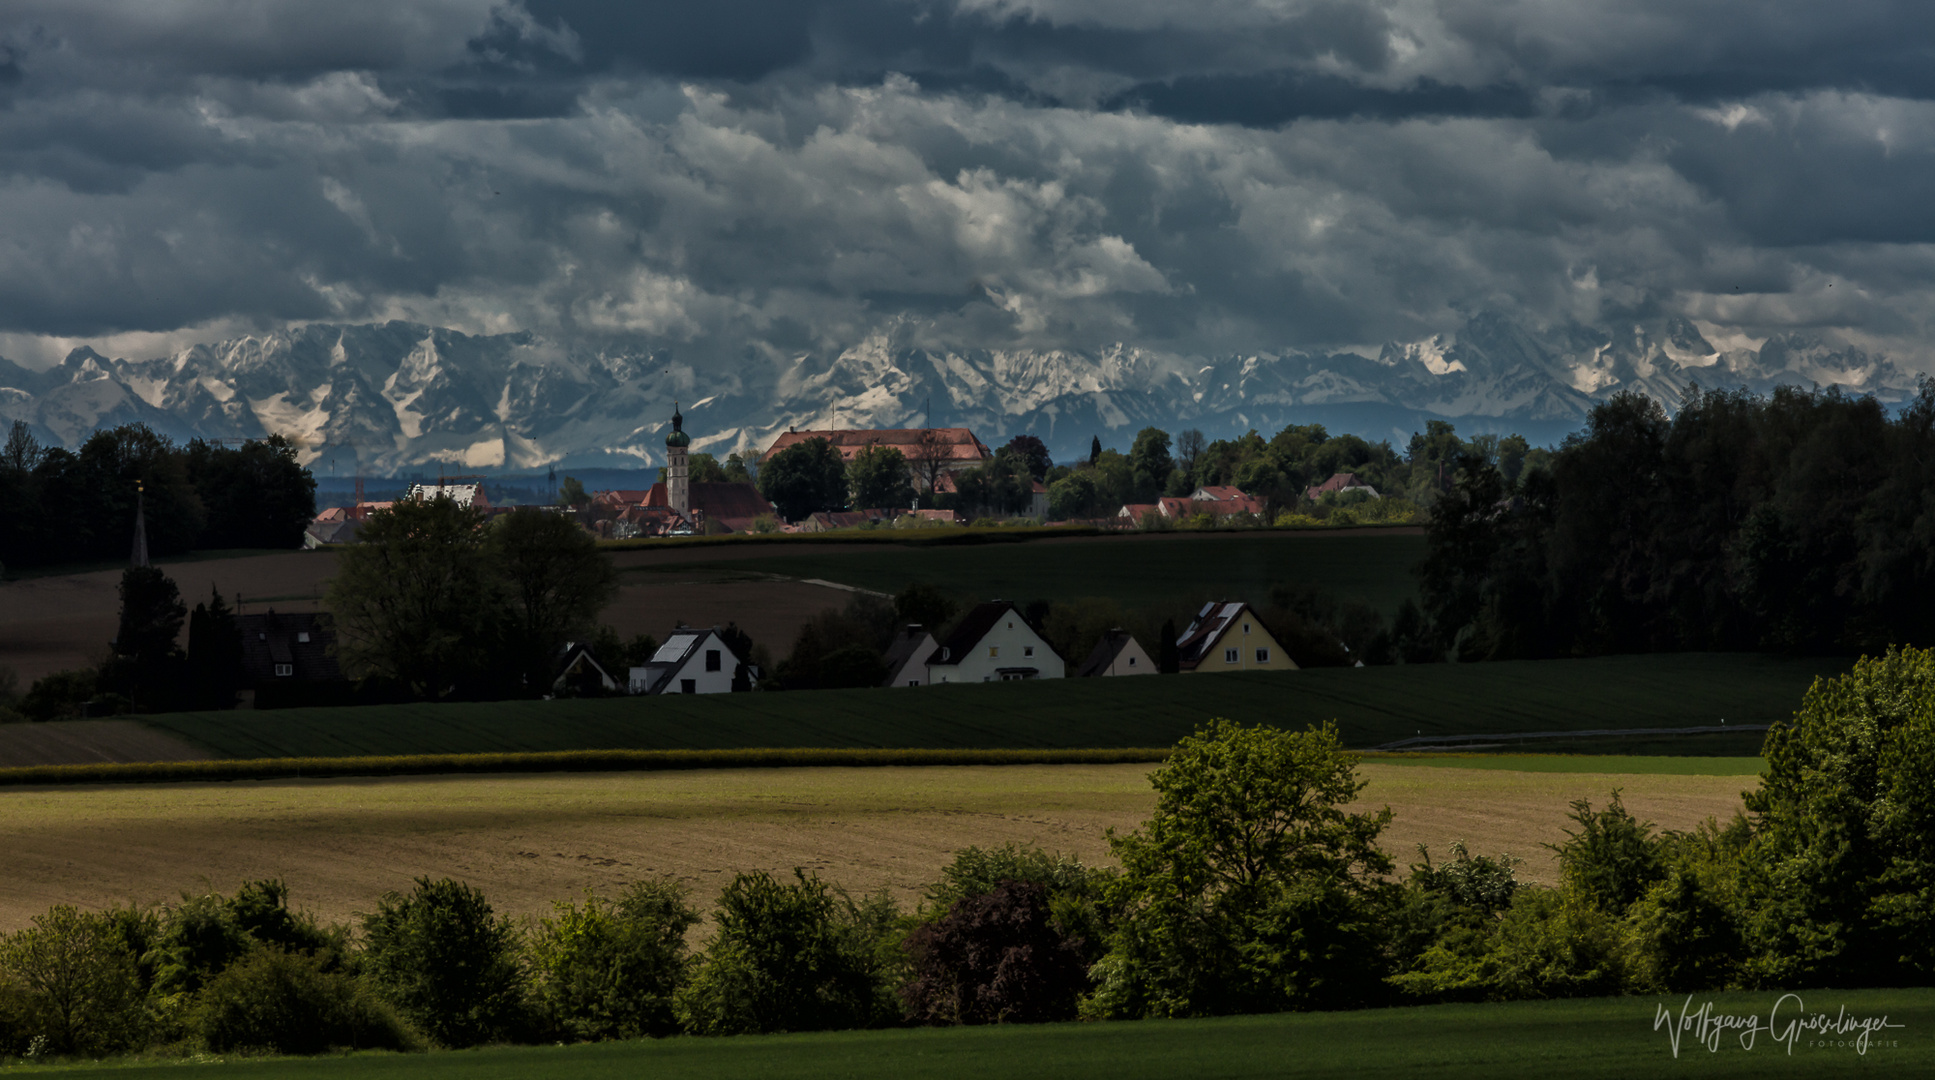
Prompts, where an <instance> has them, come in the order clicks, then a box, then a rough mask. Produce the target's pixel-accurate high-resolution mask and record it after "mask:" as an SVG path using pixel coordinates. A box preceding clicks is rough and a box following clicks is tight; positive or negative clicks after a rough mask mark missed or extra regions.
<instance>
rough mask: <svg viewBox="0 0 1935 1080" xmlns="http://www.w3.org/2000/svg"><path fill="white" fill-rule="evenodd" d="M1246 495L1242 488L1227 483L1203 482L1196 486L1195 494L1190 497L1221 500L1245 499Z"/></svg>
mask: <svg viewBox="0 0 1935 1080" xmlns="http://www.w3.org/2000/svg"><path fill="white" fill-rule="evenodd" d="M1248 497H1249V496H1247V495H1245V494H1243V489H1242V488H1239V487H1234V486H1231V485H1229V484H1204V485H1203V486H1202V487H1199V488H1197V489H1196V494H1195V495H1194V496H1192V498H1197V499H1202V500H1205V501H1215V502H1221V501H1223V500H1225V499H1246V498H1248Z"/></svg>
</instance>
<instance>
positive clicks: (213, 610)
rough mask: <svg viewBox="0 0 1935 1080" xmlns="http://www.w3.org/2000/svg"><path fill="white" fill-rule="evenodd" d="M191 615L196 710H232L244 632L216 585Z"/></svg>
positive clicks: (190, 659)
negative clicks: (206, 599) (205, 601)
mask: <svg viewBox="0 0 1935 1080" xmlns="http://www.w3.org/2000/svg"><path fill="white" fill-rule="evenodd" d="M208 593H209V597H208V602H207V603H204V604H196V605H195V610H194V611H192V612H190V613H189V616H188V696H189V698H190V700H191V701H192V703H193V705H194V707H195V708H197V709H233V708H234V707H235V694H236V691H237V690H238V689H239V688H240V686H241V683H242V630H241V627H240V626H239V625H238V624H237V623H236V621H235V612H234V611H232V610H230V608H229V606H228V601H227V600H224V599H223V598H222V593H221V590H219V589H217V588H215V584H214V583H213V582H210V583H209V586H208Z"/></svg>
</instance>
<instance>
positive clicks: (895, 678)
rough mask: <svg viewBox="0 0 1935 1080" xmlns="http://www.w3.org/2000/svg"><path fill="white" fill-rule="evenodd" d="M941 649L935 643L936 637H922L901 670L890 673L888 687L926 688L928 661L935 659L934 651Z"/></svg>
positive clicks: (925, 635) (928, 635)
mask: <svg viewBox="0 0 1935 1080" xmlns="http://www.w3.org/2000/svg"><path fill="white" fill-rule="evenodd" d="M939 647H940V646H939V645H937V644H935V642H934V635H932V634H923V635H921V641H920V644H919V645H916V646H915V647H914V651H913V652H911V653H909V654H908V656H907V662H906V663H904V664H902V665H900V668H899V670H897V671H893V672H890V673H889V678H888V679H887V685H888V686H926V685H927V661H928V660H930V659H932V658H933V656H934V650H935V649H937V648H939Z"/></svg>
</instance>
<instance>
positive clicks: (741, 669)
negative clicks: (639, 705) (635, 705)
mask: <svg viewBox="0 0 1935 1080" xmlns="http://www.w3.org/2000/svg"><path fill="white" fill-rule="evenodd" d="M755 678H757V675H756V673H755V672H754V670H753V669H751V668H750V667H748V666H747V664H746V661H745V659H744V658H743V657H741V656H740V655H739V654H738V653H735V652H733V651H732V646H730V645H728V644H726V640H725V638H723V637H721V636H720V634H719V628H718V627H716V626H715V627H712V628H710V629H707V630H696V629H693V628H691V627H688V626H681V627H679V628H678V629H677V630H674V631H672V634H671V636H670V637H667V638H666V639H665V644H663V645H660V646H659V647H658V651H657V652H655V653H653V654H652V659H651V660H650V661H648V662H647V663H646V664H645V665H644V666H642V667H635V668H633V669H631V672H630V678H629V679H628V680H627V686H626V689H628V690H630V691H631V692H632V693H634V694H726V693H731V692H732V690H733V688H734V683H735V682H737V683H738V684H739V689H742V690H743V689H750V688H751V686H752V682H753V680H754V679H755Z"/></svg>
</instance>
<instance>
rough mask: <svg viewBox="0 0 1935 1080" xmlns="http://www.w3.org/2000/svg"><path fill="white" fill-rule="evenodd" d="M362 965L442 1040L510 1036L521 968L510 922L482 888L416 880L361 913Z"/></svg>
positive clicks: (518, 1009) (520, 999)
mask: <svg viewBox="0 0 1935 1080" xmlns="http://www.w3.org/2000/svg"><path fill="white" fill-rule="evenodd" d="M363 935H364V940H365V942H366V945H365V953H364V955H365V964H366V968H365V970H366V971H367V973H368V975H369V976H370V977H371V978H372V979H373V980H374V981H375V983H376V986H377V987H378V989H379V990H381V992H382V993H383V995H384V996H385V997H386V998H388V999H389V1000H390V1001H391V1002H393V1003H394V1004H395V1005H396V1006H397V1008H399V1009H401V1010H402V1011H403V1014H404V1016H406V1017H407V1018H409V1019H410V1020H411V1021H412V1022H413V1023H415V1024H416V1025H417V1026H418V1027H419V1028H421V1029H422V1030H423V1031H424V1032H425V1033H426V1034H428V1035H429V1036H430V1037H431V1038H433V1039H435V1040H437V1041H438V1042H439V1043H442V1044H444V1045H445V1046H474V1045H476V1044H477V1043H481V1042H486V1041H488V1040H491V1039H497V1038H504V1037H506V1036H508V1035H509V1034H511V1033H512V1032H513V1031H514V1030H515V1029H516V1027H517V1026H518V1025H519V1023H520V1022H521V1021H522V1019H523V1004H524V973H523V971H522V969H521V968H520V967H519V966H518V957H517V940H516V936H515V934H514V933H513V931H512V929H511V926H510V923H509V921H508V920H506V919H500V918H498V917H496V916H495V915H493V914H492V912H491V906H490V904H489V903H488V902H487V901H486V900H485V899H484V896H483V894H482V893H480V892H478V891H477V890H475V889H473V888H471V887H470V886H468V885H464V884H461V883H459V882H455V881H451V880H450V879H448V878H445V879H443V880H441V881H432V880H430V879H429V878H427V877H424V878H418V879H417V883H416V888H415V889H414V890H412V891H411V893H410V894H409V895H407V896H405V895H402V894H399V893H395V892H391V893H386V894H385V895H384V896H383V898H382V899H381V900H379V901H378V902H377V909H376V911H375V913H374V914H370V915H366V916H364V917H363Z"/></svg>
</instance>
